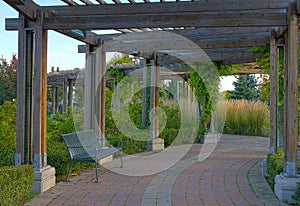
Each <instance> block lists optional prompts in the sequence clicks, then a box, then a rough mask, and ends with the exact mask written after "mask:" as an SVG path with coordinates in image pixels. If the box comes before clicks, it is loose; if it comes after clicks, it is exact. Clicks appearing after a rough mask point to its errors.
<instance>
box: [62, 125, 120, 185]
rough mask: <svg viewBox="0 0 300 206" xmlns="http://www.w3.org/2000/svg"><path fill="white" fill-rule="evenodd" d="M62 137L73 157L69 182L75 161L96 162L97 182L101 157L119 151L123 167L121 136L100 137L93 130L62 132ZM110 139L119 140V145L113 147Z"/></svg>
mask: <svg viewBox="0 0 300 206" xmlns="http://www.w3.org/2000/svg"><path fill="white" fill-rule="evenodd" d="M61 137H62V138H63V140H64V142H65V144H66V146H67V148H68V151H69V153H70V157H71V161H70V166H69V171H68V174H67V179H66V181H67V182H68V177H69V175H70V172H71V168H72V165H73V162H94V163H95V171H96V182H98V171H97V168H98V164H99V161H100V159H103V158H105V157H107V156H110V155H113V154H114V153H117V152H119V153H120V159H121V167H123V160H122V140H121V139H119V138H105V139H99V138H98V136H97V135H96V133H95V132H94V131H93V130H87V131H82V132H75V133H69V134H62V135H61ZM108 140H113V141H116V140H117V141H118V143H119V145H118V147H112V146H111V145H109V142H108Z"/></svg>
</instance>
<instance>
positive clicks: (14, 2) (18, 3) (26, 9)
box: [3, 0, 39, 20]
mask: <svg viewBox="0 0 300 206" xmlns="http://www.w3.org/2000/svg"><path fill="white" fill-rule="evenodd" d="M3 1H4V2H5V3H7V4H8V5H10V6H11V7H12V8H14V9H15V10H17V11H18V12H19V13H20V14H22V15H23V16H25V17H26V18H29V19H30V20H34V19H35V16H36V14H35V12H36V9H38V7H39V6H38V5H37V4H35V3H34V2H33V1H32V0H3Z"/></svg>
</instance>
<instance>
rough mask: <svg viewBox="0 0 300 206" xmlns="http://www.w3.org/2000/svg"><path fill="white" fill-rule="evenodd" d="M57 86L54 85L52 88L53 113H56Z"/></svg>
mask: <svg viewBox="0 0 300 206" xmlns="http://www.w3.org/2000/svg"><path fill="white" fill-rule="evenodd" d="M55 88H56V87H55V86H52V88H51V94H52V114H55V113H56V110H55V108H56V95H55Z"/></svg>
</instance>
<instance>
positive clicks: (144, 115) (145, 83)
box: [141, 59, 148, 129]
mask: <svg viewBox="0 0 300 206" xmlns="http://www.w3.org/2000/svg"><path fill="white" fill-rule="evenodd" d="M141 61H143V62H142V63H141V65H142V66H143V105H142V127H143V128H144V129H145V128H146V126H147V125H146V124H147V119H146V118H147V87H148V67H147V65H146V61H145V59H143V60H141Z"/></svg>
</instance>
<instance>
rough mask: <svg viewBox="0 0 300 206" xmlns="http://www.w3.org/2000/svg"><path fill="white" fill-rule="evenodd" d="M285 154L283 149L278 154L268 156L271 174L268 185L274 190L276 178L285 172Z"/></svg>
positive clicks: (268, 170)
mask: <svg viewBox="0 0 300 206" xmlns="http://www.w3.org/2000/svg"><path fill="white" fill-rule="evenodd" d="M283 161H284V153H283V150H282V148H280V149H278V153H277V154H268V157H267V172H268V174H269V177H268V179H267V180H268V183H269V185H270V186H271V188H272V189H273V190H274V185H275V177H276V175H279V174H280V173H281V172H283Z"/></svg>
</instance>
